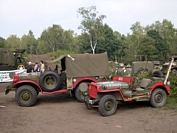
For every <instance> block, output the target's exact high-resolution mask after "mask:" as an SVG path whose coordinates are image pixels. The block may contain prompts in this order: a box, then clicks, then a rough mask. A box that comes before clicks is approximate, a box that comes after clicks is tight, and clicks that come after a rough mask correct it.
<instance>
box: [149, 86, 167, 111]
mask: <svg viewBox="0 0 177 133" xmlns="http://www.w3.org/2000/svg"><path fill="white" fill-rule="evenodd" d="M166 101H167V94H166V92H165V91H164V90H162V89H160V88H157V89H155V90H154V91H153V92H152V95H151V99H150V104H151V105H152V106H153V107H155V108H159V107H163V106H164V105H165V104H166Z"/></svg>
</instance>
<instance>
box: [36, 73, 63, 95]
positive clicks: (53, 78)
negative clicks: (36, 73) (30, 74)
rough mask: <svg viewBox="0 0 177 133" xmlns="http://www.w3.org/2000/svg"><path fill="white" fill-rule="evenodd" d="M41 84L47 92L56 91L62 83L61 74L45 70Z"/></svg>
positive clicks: (40, 80)
mask: <svg viewBox="0 0 177 133" xmlns="http://www.w3.org/2000/svg"><path fill="white" fill-rule="evenodd" d="M39 84H40V86H41V88H42V89H43V90H44V91H46V92H52V91H56V90H58V89H59V87H60V85H61V80H60V76H59V75H58V74H57V73H55V72H54V71H45V72H44V73H43V74H41V76H40V79H39Z"/></svg>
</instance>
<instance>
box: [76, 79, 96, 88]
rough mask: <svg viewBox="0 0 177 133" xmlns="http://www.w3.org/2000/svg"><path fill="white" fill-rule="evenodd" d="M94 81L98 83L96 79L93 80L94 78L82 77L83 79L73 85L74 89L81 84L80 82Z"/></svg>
mask: <svg viewBox="0 0 177 133" xmlns="http://www.w3.org/2000/svg"><path fill="white" fill-rule="evenodd" d="M88 80H89V81H93V82H98V81H97V80H96V79H95V78H92V77H82V78H79V79H77V80H76V82H75V83H74V85H73V88H76V86H77V85H78V84H79V83H80V82H83V81H88Z"/></svg>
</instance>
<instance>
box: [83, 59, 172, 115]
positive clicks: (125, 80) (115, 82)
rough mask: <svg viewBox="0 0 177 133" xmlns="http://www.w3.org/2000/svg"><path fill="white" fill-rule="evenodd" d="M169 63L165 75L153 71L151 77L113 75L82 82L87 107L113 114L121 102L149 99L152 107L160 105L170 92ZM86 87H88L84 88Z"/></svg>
mask: <svg viewBox="0 0 177 133" xmlns="http://www.w3.org/2000/svg"><path fill="white" fill-rule="evenodd" d="M172 62H173V59H172V61H171V64H170V65H169V69H168V72H167V75H166V77H164V76H163V73H162V72H161V71H155V72H154V73H153V76H152V77H151V78H142V79H138V78H136V77H123V76H113V77H112V80H111V81H106V82H97V83H89V85H88V87H87V84H82V87H80V90H81V92H82V93H83V95H84V97H85V105H86V107H87V108H88V109H90V110H91V109H92V108H93V107H98V109H99V112H100V113H101V115H103V116H110V115H113V114H114V113H115V112H116V110H117V105H118V104H119V103H121V102H131V101H149V102H150V104H151V105H152V106H153V107H156V108H158V107H162V106H164V105H165V103H166V99H167V95H168V94H170V88H169V85H170V82H169V81H168V76H169V72H170V69H171V66H172ZM162 76H163V77H162ZM86 88H88V89H86Z"/></svg>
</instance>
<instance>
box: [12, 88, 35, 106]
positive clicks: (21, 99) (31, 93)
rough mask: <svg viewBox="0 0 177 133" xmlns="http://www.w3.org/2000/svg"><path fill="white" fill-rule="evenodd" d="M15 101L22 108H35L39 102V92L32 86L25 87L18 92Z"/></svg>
mask: <svg viewBox="0 0 177 133" xmlns="http://www.w3.org/2000/svg"><path fill="white" fill-rule="evenodd" d="M15 99H16V101H17V103H18V104H19V105H20V106H23V107H30V106H33V105H34V104H35V103H36V101H37V91H36V90H35V89H34V88H33V87H32V86H30V85H23V86H21V87H19V88H18V89H17V90H16V93H15Z"/></svg>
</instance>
